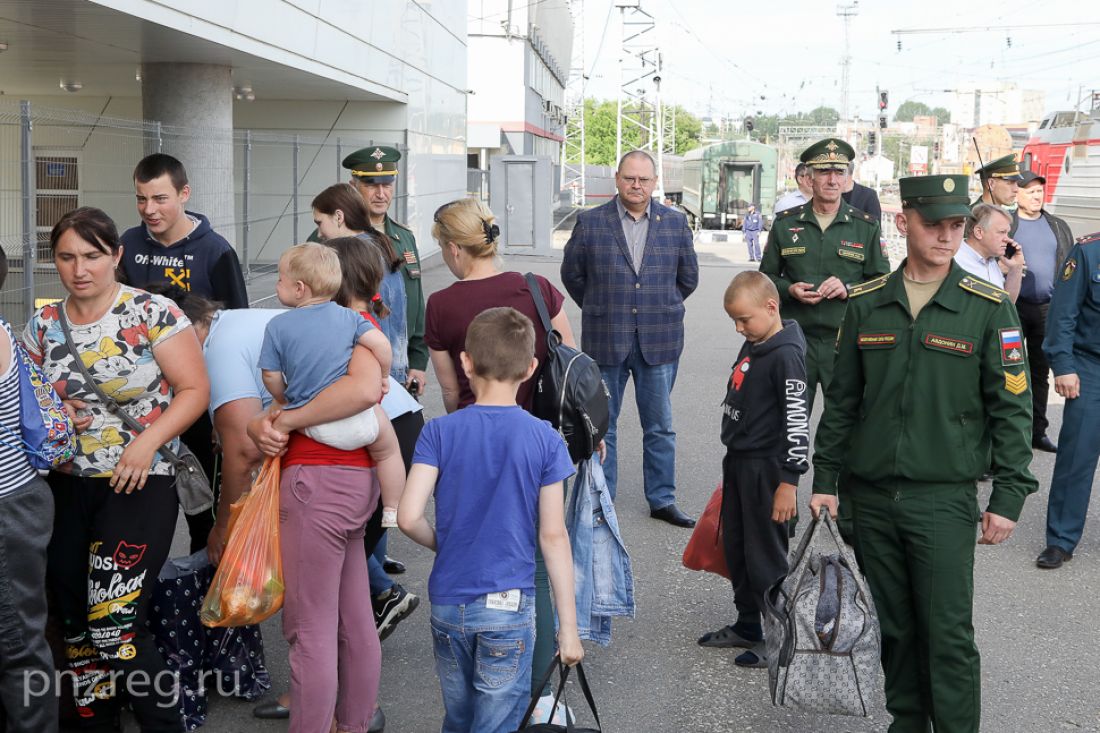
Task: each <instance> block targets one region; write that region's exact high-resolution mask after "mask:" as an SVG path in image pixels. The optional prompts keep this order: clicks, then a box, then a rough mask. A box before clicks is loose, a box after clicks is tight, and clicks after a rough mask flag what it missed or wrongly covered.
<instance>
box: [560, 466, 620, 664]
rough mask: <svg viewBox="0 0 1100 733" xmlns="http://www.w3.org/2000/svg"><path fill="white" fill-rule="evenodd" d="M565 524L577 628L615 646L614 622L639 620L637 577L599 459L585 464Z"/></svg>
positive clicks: (583, 634) (574, 483)
mask: <svg viewBox="0 0 1100 733" xmlns="http://www.w3.org/2000/svg"><path fill="white" fill-rule="evenodd" d="M565 524H566V527H568V529H569V540H570V542H571V544H572V547H573V576H574V584H575V589H576V596H577V628H578V630H579V631H580V637H581V638H582V639H588V640H591V641H594V642H596V643H597V644H600V645H601V646H607V645H608V644H610V643H611V617H612V616H629V617H630V618H633V617H634V574H633V573H632V572H631V569H630V556H629V555H627V553H626V546H625V545H624V544H623V540H622V536H621V535H620V534H619V521H618V519H617V518H616V517H615V507H614V505H613V504H612V503H611V494H610V493H609V492H608V489H607V480H606V479H605V478H604V475H603V467H602V466H600V459H599V458H598V457H597V456H595V455H594V456H592V457H591V458H589V459H588V460H587V461H584V462H582V463H581V465H580V470H579V471H578V472H577V477H576V480H575V481H574V482H573V491H572V493H571V494H570V500H569V506H568V507H567V509H566V515H565Z"/></svg>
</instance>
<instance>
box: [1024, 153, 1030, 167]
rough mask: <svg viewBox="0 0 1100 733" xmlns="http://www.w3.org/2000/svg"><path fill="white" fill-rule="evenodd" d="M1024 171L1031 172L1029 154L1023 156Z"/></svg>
mask: <svg viewBox="0 0 1100 733" xmlns="http://www.w3.org/2000/svg"><path fill="white" fill-rule="evenodd" d="M1024 170H1025V171H1029V170H1031V153H1025V154H1024Z"/></svg>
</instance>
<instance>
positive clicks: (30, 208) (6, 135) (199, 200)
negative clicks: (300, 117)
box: [0, 100, 408, 327]
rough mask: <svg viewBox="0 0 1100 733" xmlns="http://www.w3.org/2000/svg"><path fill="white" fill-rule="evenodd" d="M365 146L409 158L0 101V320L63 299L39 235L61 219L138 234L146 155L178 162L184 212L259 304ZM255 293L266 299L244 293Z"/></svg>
mask: <svg viewBox="0 0 1100 733" xmlns="http://www.w3.org/2000/svg"><path fill="white" fill-rule="evenodd" d="M373 145H389V146H392V147H395V148H397V149H398V150H400V151H401V153H402V155H405V154H407V151H408V148H407V146H406V145H405V143H404V142H403V141H396V142H395V141H392V140H382V139H379V140H374V139H371V138H369V137H365V136H360V135H352V136H349V135H347V134H341V135H339V136H337V135H336V134H334V133H332V132H330V133H329V134H325V135H305V134H294V133H292V132H272V131H261V130H243V129H242V130H232V131H230V130H216V129H203V128H185V127H174V126H168V125H163V124H161V123H160V122H159V121H156V120H133V119H125V118H115V117H105V116H103V115H97V114H94V113H88V112H84V111H78V110H69V109H57V108H50V107H43V106H40V105H37V104H34V105H32V104H31V103H30V102H27V101H8V100H0V246H2V247H3V250H4V253H5V254H6V255H7V258H8V265H9V275H8V279H7V282H6V283H5V284H4V288H3V291H0V314H2V315H3V316H4V318H6V319H7V320H8V321H9V322H10V323H11V324H12V325H13V327H20V325H21V324H22V323H24V322H25V321H26V320H27V319H28V318H29V316H30V315H31V314H32V313H33V311H34V309H35V307H36V304H38V305H40V304H41V302H42V301H44V300H52V299H56V298H59V297H61V296H63V295H64V292H63V289H62V288H61V285H60V282H59V281H58V279H57V275H56V272H55V270H54V267H53V262H52V260H51V257H50V252H49V231H50V229H51V228H52V227H53V224H54V223H55V222H56V221H57V220H58V219H59V218H60V217H61V215H63V214H64V213H66V212H68V211H70V210H72V209H74V208H76V207H77V206H95V207H98V208H101V209H103V210H104V211H106V212H107V213H108V214H109V215H110V216H111V217H112V218H113V219H114V220H115V222H116V223H117V225H118V227H119V231H120V232H121V231H123V230H125V229H127V228H129V227H130V226H133V225H135V224H139V223H140V218H139V216H138V213H137V210H136V208H135V203H134V187H133V180H132V175H133V169H134V166H135V165H136V164H137V162H138V161H139V160H140V159H141V158H142V157H144V156H145V155H147V154H149V153H154V152H164V153H168V154H170V155H175V156H176V157H179V158H180V159H181V160H182V161H183V163H184V166H185V167H186V168H187V170H188V175H189V178H190V181H191V188H192V197H191V201H190V202H189V203H188V205H187V208H188V209H189V210H192V211H197V212H199V213H202V214H204V215H206V216H207V217H208V218H209V219H210V222H211V225H212V226H213V228H214V229H215V230H216V231H217V232H218V233H219V234H221V235H222V236H224V237H225V238H226V239H228V240H229V241H230V242H231V243H232V244H234V246H235V247H236V250H237V254H238V257H239V258H240V260H241V266H242V268H243V269H244V271H245V276H246V281H247V282H248V283H249V286H250V288H249V295H250V298H251V299H254V300H255V299H261V298H263V297H264V296H266V295H268V294H269V289H270V287H271V285H270V282H271V279H270V278H268V280H266V281H265V280H262V276H263V275H264V274H266V273H268V272H270V271H271V269H272V266H273V264H274V263H275V262H277V261H278V257H279V255H280V254H281V253H282V252H283V251H284V250H285V249H286V248H287V247H289V246H290V245H292V244H295V243H298V242H301V241H303V240H304V239H305V238H306V237H307V236H308V235H309V233H310V232H311V231H312V230H313V219H312V211H311V209H310V206H309V204H310V201H311V200H312V198H313V196H315V195H316V194H317V193H319V192H320V191H321V190H322V189H324V188H325V187H326V186H329V185H331V184H332V183H335V182H337V181H346V180H348V178H349V176H348V172H347V171H346V170H344V169H343V168H342V167H341V166H340V162H341V161H342V160H343V158H344V157H345V156H346V155H347V154H348V153H350V152H352V151H354V150H357V149H359V148H362V147H368V146H373ZM406 168H407V167H406V166H400V172H399V174H398V180H397V186H396V191H395V195H394V204H393V208H392V209H391V212H392V213H393V215H394V216H395V218H397V219H398V220H399V221H400V220H404V219H405V214H406V211H407V205H408V198H407V171H406ZM258 280H259V281H258ZM253 285H255V286H256V287H262V288H267V289H268V290H267V291H265V292H262V293H261V292H252V286H253Z"/></svg>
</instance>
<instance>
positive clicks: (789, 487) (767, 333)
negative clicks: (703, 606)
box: [699, 271, 810, 667]
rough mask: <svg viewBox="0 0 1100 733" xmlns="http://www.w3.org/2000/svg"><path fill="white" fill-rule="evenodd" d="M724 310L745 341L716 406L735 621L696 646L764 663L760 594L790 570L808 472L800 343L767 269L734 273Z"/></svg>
mask: <svg viewBox="0 0 1100 733" xmlns="http://www.w3.org/2000/svg"><path fill="white" fill-rule="evenodd" d="M725 308H726V313H727V314H729V317H730V318H732V319H733V322H734V324H735V325H736V327H737V332H738V333H739V334H741V335H742V336H744V337H745V344H744V345H743V346H742V347H741V352H740V353H739V354H738V355H737V362H736V363H735V364H734V367H733V374H732V375H731V376H730V381H729V386H728V388H727V392H726V399H725V401H724V402H723V404H722V412H723V415H722V443H724V444H725V446H726V457H725V459H724V460H723V461H722V539H723V544H724V549H725V553H726V564H727V566H728V567H729V571H730V580H731V581H732V583H733V603H734V606H735V607H736V608H737V623H735V624H732V625H730V626H726V627H724V628H722V629H719V630H718V631H712V632H710V633H707V634H705V635H704V636H703V637H702V638H700V639H699V644H700V646H710V647H742V648H744V649H745V650H746V651H744V652H742V653H741V654H740V655H739V656H738V657H737V658H736V659H735V660H734V663H735V664H737V665H739V666H742V667H765V666H767V660H766V659H765V657H764V633H763V629H762V628H761V625H760V621H761V619H760V613H761V611H762V610H763V603H764V594H765V593H766V592H767V590H768V588H770V587H771V586H772V585H773V584H774V583H775V582H776V581H778V580H779V579H781V578H782V577H783V576H785V575H786V574H787V538H788V526H787V522H788V521H790V520H791V518H793V517H794V516H795V503H796V496H795V495H796V492H797V488H798V477H799V476H801V475H802V474H804V473H806V470H807V469H808V468H809V456H808V454H809V447H810V409H809V405H808V404H807V401H806V340H805V338H804V337H803V336H802V329H800V328H799V327H798V324H797V323H796V322H795V321H791V320H787V321H784V320H782V319H781V318H780V316H779V291H778V290H776V287H775V284H774V283H773V282H772V281H771V280H770V279H769V278H768V277H767V276H766V275H764V274H763V273H760V272H752V271H750V272H742V273H740V274H738V275H737V276H736V277H734V278H733V282H731V283H730V285H729V287H728V288H727V289H726V295H725Z"/></svg>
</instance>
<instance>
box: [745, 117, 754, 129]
mask: <svg viewBox="0 0 1100 733" xmlns="http://www.w3.org/2000/svg"><path fill="white" fill-rule="evenodd" d="M752 128H753V121H752V118H751V117H746V118H745V130H746V132H752Z"/></svg>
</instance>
